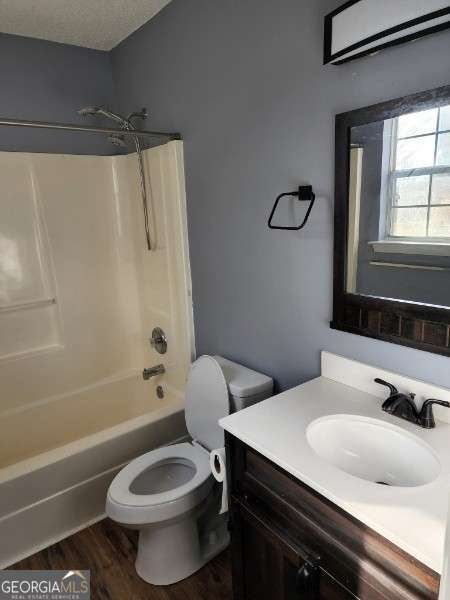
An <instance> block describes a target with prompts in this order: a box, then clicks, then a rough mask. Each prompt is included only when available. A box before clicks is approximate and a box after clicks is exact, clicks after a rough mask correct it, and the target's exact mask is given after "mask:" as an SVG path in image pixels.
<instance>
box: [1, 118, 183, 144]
mask: <svg viewBox="0 0 450 600" xmlns="http://www.w3.org/2000/svg"><path fill="white" fill-rule="evenodd" d="M2 125H3V126H5V127H29V128H31V129H59V130H62V131H85V132H90V133H108V134H114V133H116V134H120V135H127V136H131V137H137V136H148V137H159V138H167V139H168V140H169V141H170V140H181V139H182V138H181V135H180V134H179V133H166V132H164V131H146V130H145V129H142V130H141V129H133V130H129V129H114V128H111V127H94V126H92V125H77V124H76V123H54V122H51V121H27V120H24V119H6V118H2V117H0V126H2Z"/></svg>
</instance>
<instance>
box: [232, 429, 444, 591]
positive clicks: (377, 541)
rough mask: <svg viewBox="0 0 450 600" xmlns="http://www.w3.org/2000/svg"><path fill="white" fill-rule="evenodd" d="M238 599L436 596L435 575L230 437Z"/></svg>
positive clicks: (233, 547)
mask: <svg viewBox="0 0 450 600" xmlns="http://www.w3.org/2000/svg"><path fill="white" fill-rule="evenodd" d="M227 448H228V456H229V460H230V466H231V469H230V476H231V490H232V492H231V506H230V514H231V528H232V553H233V582H234V598H235V600H238V599H239V600H265V599H267V600H278V599H279V600H290V599H294V598H295V599H297V598H304V599H305V600H319V599H320V600H351V599H352V598H353V599H354V598H355V597H356V598H362V599H363V600H378V599H380V600H381V599H386V598H389V599H392V600H400V599H405V600H406V599H408V600H419V599H420V600H422V599H425V598H427V599H428V598H429V599H430V600H431V599H436V598H437V595H438V587H439V576H438V575H437V573H435V572H434V571H432V570H431V569H429V568H428V567H426V566H425V565H423V564H421V563H420V562H419V561H417V560H415V559H414V558H413V557H411V556H410V555H408V554H407V553H405V552H403V551H402V550H401V549H399V548H398V547H396V546H395V545H394V544H392V543H390V542H389V541H387V540H386V539H384V538H383V537H382V536H380V535H378V534H377V533H375V532H374V531H372V530H371V529H370V528H369V527H367V526H365V525H363V524H362V523H360V522H359V521H358V520H356V519H354V518H352V516H351V515H349V514H347V513H346V512H344V511H343V510H340V509H339V508H338V507H337V506H336V505H334V504H333V503H332V502H329V501H328V500H327V499H326V498H324V497H323V496H321V495H320V494H317V493H316V492H314V490H312V489H311V488H310V487H308V486H306V485H304V484H302V483H301V482H300V481H298V480H296V479H295V478H294V477H292V476H291V475H289V473H287V472H286V471H284V470H283V469H280V468H279V467H278V466H277V465H276V464H274V463H273V462H272V461H269V460H267V459H266V458H264V457H263V456H262V455H261V454H259V453H258V452H255V451H254V450H253V449H252V448H251V447H249V446H247V445H246V444H243V443H242V442H240V441H239V440H238V439H237V438H235V437H233V436H231V435H228V436H227Z"/></svg>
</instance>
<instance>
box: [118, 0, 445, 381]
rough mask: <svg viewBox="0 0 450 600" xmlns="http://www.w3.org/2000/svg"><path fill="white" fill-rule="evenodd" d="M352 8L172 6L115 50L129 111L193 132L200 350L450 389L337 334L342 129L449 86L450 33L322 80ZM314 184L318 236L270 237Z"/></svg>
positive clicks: (190, 187)
mask: <svg viewBox="0 0 450 600" xmlns="http://www.w3.org/2000/svg"><path fill="white" fill-rule="evenodd" d="M343 2H344V0H280V1H277V2H274V1H273V0H246V1H245V2H241V1H238V0H225V1H219V0H191V1H190V2H186V1H185V0H173V1H172V2H171V3H170V4H169V5H168V6H167V7H165V8H164V9H163V10H162V11H161V12H160V13H159V14H158V15H157V16H156V17H155V18H154V19H152V20H151V21H150V22H149V23H147V24H146V25H144V26H143V27H142V28H141V29H139V30H138V31H137V32H135V33H133V34H132V35H131V36H130V37H129V38H128V39H126V40H125V41H124V42H122V43H121V44H120V45H119V46H118V47H117V48H115V49H114V50H113V52H112V59H113V73H114V80H115V86H116V92H117V98H118V108H122V109H125V108H126V107H129V106H142V105H147V106H148V107H149V111H150V113H151V115H152V125H153V126H154V127H155V128H159V129H163V130H164V129H166V130H175V131H181V132H182V133H183V138H184V139H185V142H186V182H187V198H188V223H189V242H190V253H191V265H192V277H193V291H194V312H195V326H196V341H197V351H198V353H199V354H201V353H203V352H207V353H219V354H223V355H225V356H229V357H231V358H234V359H235V360H237V361H240V362H243V363H244V364H248V365H249V366H252V367H254V368H256V369H258V370H260V371H263V372H264V373H268V374H271V375H273V376H274V377H275V378H276V379H277V380H278V381H279V383H280V385H281V387H282V388H287V387H290V386H292V385H294V384H297V383H298V382H300V381H302V380H306V379H308V378H310V377H312V376H315V375H317V374H318V373H319V372H320V368H319V351H320V350H321V349H323V348H325V349H327V350H330V351H331V352H336V353H338V354H339V353H340V354H344V355H346V356H348V357H350V358H356V359H358V360H361V361H363V362H366V363H369V364H375V365H379V366H380V367H385V368H386V367H388V368H389V369H391V370H394V371H398V372H401V373H403V374H405V375H409V376H412V377H418V378H422V379H425V380H427V381H432V382H434V383H436V384H438V385H443V386H448V385H449V377H448V359H446V358H444V357H439V356H436V355H432V354H427V353H425V352H420V351H416V350H412V349H408V348H405V347H399V346H395V345H391V344H388V343H384V342H380V341H375V340H369V339H365V338H362V337H357V336H353V335H350V334H346V333H340V332H337V331H333V330H331V329H330V328H329V321H330V320H331V313H332V311H331V299H332V262H333V249H332V240H333V229H332V219H333V216H332V215H333V177H334V153H333V152H334V139H333V136H334V115H335V114H336V113H339V112H342V111H347V110H351V109H354V108H357V107H361V106H367V105H370V104H373V103H375V102H379V101H382V100H387V99H389V98H396V97H400V96H403V95H407V94H411V93H413V92H417V91H420V90H426V89H431V88H435V87H438V86H441V85H446V84H448V83H449V63H448V56H449V55H450V34H449V32H448V31H446V32H442V33H439V34H434V35H432V36H429V37H427V38H423V39H421V40H417V41H415V42H414V43H410V44H404V45H402V46H398V47H396V48H391V49H387V50H384V51H382V52H380V53H379V54H377V55H376V56H373V57H367V58H364V59H361V60H357V61H355V62H351V63H348V64H346V65H342V66H331V65H330V66H326V67H325V66H323V64H322V58H323V18H324V16H325V15H326V14H327V13H328V12H330V11H331V10H333V9H334V8H336V7H337V6H340V5H342V4H343ZM301 183H310V184H312V185H313V187H314V190H315V192H316V195H317V201H316V204H315V206H314V209H313V211H312V214H311V218H310V220H309V222H308V225H307V227H306V228H305V229H304V230H302V231H300V232H298V233H295V232H286V231H269V230H268V229H267V224H266V223H267V217H268V214H269V211H270V208H271V206H272V203H273V201H274V199H275V197H276V196H277V195H278V194H279V193H281V192H285V191H289V190H292V189H295V188H296V186H298V185H299V184H301Z"/></svg>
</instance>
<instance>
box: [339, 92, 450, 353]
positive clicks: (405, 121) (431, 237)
mask: <svg viewBox="0 0 450 600" xmlns="http://www.w3.org/2000/svg"><path fill="white" fill-rule="evenodd" d="M335 167H336V172H335V252H334V301H333V321H332V323H331V327H333V328H335V329H340V330H342V331H348V332H351V333H356V334H360V335H365V336H369V337H374V338H378V339H382V340H386V341H390V342H394V343H398V344H404V345H407V346H412V347H415V348H420V349H422V350H429V351H431V352H437V353H439V354H445V355H449V356H450V86H446V87H442V88H438V89H435V90H430V91H427V92H423V93H419V94H415V95H413V96H408V97H404V98H399V99H396V100H392V101H389V102H385V103H382V104H377V105H374V106H370V107H367V108H363V109H358V110H354V111H350V112H347V113H343V114H339V115H337V116H336V157H335Z"/></svg>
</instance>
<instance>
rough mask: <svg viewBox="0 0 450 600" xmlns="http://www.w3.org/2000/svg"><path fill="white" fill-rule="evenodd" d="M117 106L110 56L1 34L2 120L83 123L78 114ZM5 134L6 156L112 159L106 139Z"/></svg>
mask: <svg viewBox="0 0 450 600" xmlns="http://www.w3.org/2000/svg"><path fill="white" fill-rule="evenodd" d="M112 101H113V80H112V70H111V60H110V55H109V53H107V52H100V51H98V50H88V49H86V48H79V47H77V46H69V45H65V44H56V43H53V42H46V41H42V40H35V39H30V38H24V37H19V36H13V35H6V34H4V33H0V116H1V117H15V118H18V119H30V120H39V121H63V122H64V121H65V122H72V123H75V122H82V118H81V117H79V116H78V115H77V114H76V111H77V109H79V108H81V107H82V106H86V105H92V104H94V105H95V104H106V105H108V104H111V103H112ZM84 122H85V121H84ZM0 134H1V135H0V150H6V151H8V150H11V151H30V152H70V153H77V154H78V153H81V154H84V153H86V154H91V153H92V154H98V153H100V154H103V153H105V152H106V153H111V144H106V143H105V141H104V136H100V135H95V136H93V135H91V134H76V133H59V132H45V131H33V132H30V131H29V130H25V129H17V128H14V129H9V128H5V127H2V128H1V129H0Z"/></svg>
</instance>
